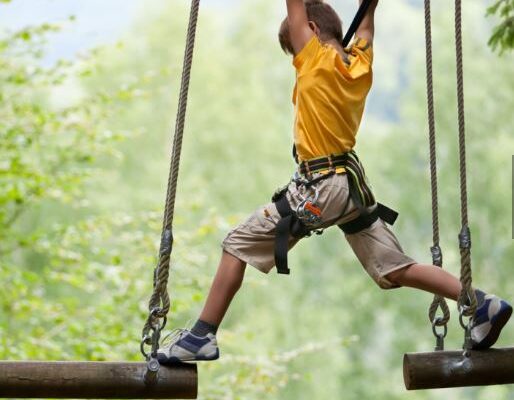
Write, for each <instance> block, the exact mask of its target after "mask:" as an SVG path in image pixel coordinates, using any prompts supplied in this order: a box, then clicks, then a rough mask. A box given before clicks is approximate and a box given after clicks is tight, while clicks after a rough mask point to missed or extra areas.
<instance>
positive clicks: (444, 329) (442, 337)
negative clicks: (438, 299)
mask: <svg viewBox="0 0 514 400" xmlns="http://www.w3.org/2000/svg"><path fill="white" fill-rule="evenodd" d="M438 326H442V327H443V332H442V333H441V332H437V327H438ZM432 333H433V334H434V336H435V337H437V338H441V339H444V338H445V337H446V335H447V334H448V325H446V324H444V325H436V324H435V321H434V322H432Z"/></svg>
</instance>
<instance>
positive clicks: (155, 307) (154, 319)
mask: <svg viewBox="0 0 514 400" xmlns="http://www.w3.org/2000/svg"><path fill="white" fill-rule="evenodd" d="M199 8H200V0H192V1H191V12H190V16H189V26H188V31H187V39H186V49H185V54H184V63H183V68H182V81H181V86H180V96H179V103H178V111H177V119H176V122H175V136H174V139H173V150H172V155H171V165H170V172H169V176H168V189H167V194H166V204H165V209H164V218H163V225H162V235H161V245H160V249H159V262H158V265H157V267H156V268H155V270H154V278H153V293H152V295H151V297H150V301H149V303H148V311H149V315H148V318H147V320H146V322H145V325H144V328H143V333H142V337H143V342H142V344H141V350H142V352H143V355H145V357H146V358H149V355H148V354H146V352H145V351H144V348H143V347H144V345H150V346H152V352H151V356H152V357H155V355H156V352H157V349H158V347H159V337H160V332H161V331H162V329H164V326H165V325H166V318H167V315H168V311H169V309H170V297H169V294H168V277H169V270H170V256H171V251H172V248H173V229H172V228H173V226H172V225H173V216H174V212H175V198H176V193H177V182H178V173H179V167H180V154H181V151H182V139H183V136H184V124H185V118H186V109H187V99H188V94H189V82H190V77H191V66H192V63H193V51H194V44H195V37H196V27H197V25H198V12H199Z"/></svg>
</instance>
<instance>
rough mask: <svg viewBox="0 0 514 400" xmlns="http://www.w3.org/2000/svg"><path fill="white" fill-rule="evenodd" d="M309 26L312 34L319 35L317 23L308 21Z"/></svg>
mask: <svg viewBox="0 0 514 400" xmlns="http://www.w3.org/2000/svg"><path fill="white" fill-rule="evenodd" d="M309 28H311V30H312V31H313V32H314V34H315V35H316V36H318V37H319V34H320V30H319V28H318V25H316V23H315V22H313V21H309Z"/></svg>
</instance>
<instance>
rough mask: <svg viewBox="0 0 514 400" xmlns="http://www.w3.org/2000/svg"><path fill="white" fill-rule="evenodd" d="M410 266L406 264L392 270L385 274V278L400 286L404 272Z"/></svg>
mask: <svg viewBox="0 0 514 400" xmlns="http://www.w3.org/2000/svg"><path fill="white" fill-rule="evenodd" d="M410 267H411V266H410V265H407V266H405V267H404V268H401V269H397V270H395V271H392V272H390V273H388V274H387V275H386V276H385V278H386V279H387V280H388V281H389V282H391V283H392V284H393V285H395V286H402V285H403V281H404V277H405V274H406V273H407V271H408V270H409V268H410Z"/></svg>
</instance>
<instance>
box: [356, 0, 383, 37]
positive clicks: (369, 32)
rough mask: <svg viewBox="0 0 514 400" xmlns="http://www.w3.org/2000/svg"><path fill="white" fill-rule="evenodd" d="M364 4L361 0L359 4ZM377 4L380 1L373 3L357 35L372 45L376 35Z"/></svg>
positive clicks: (374, 0)
mask: <svg viewBox="0 0 514 400" xmlns="http://www.w3.org/2000/svg"><path fill="white" fill-rule="evenodd" d="M362 2H363V0H359V4H362ZM377 4H378V0H373V1H372V2H371V4H370V6H369V8H368V12H367V13H366V16H365V17H364V19H363V20H362V22H361V24H360V26H359V28H358V29H357V32H356V33H355V35H356V36H357V37H360V38H362V39H365V40H367V41H368V42H369V43H370V44H371V43H372V42H373V36H374V35H375V9H376V8H377Z"/></svg>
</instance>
